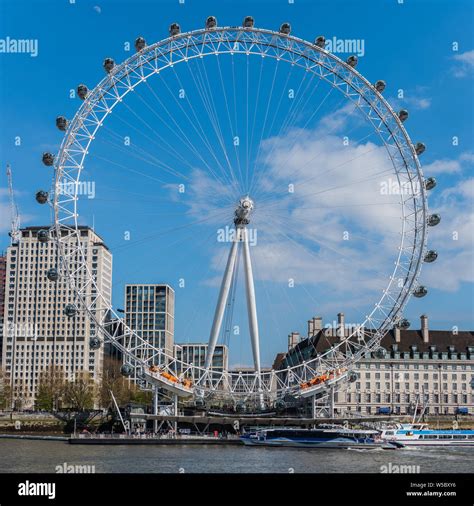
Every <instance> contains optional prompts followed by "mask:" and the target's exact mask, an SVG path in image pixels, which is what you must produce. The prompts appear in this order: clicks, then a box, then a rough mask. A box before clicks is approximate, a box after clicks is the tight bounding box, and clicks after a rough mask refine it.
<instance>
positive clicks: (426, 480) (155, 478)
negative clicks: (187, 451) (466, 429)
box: [0, 462, 474, 506]
mask: <svg viewBox="0 0 474 506" xmlns="http://www.w3.org/2000/svg"><path fill="white" fill-rule="evenodd" d="M153 464H154V465H156V462H154V463H153ZM473 478H474V474H405V475H403V474H278V475H276V474H273V475H269V474H240V475H237V474H146V475H144V474H3V475H0V506H10V505H23V504H34V505H42V504H49V505H67V506H73V505H81V506H93V505H101V506H103V505H107V504H113V505H114V506H116V505H130V506H141V505H144V506H154V505H160V506H161V505H166V506H168V505H169V506H178V505H186V506H189V505H201V504H202V505H206V506H214V505H218V506H223V505H232V506H233V505H259V506H260V505H266V504H268V505H272V506H276V505H285V506H300V505H301V506H309V505H318V506H327V505H328V506H329V505H330V506H339V505H341V506H348V505H350V506H352V505H359V504H360V505H377V506H391V505H400V504H402V505H404V504H407V505H411V504H413V505H430V506H438V505H439V506H441V505H462V506H464V505H465V506H472V505H473V504H474V487H473ZM27 482H29V484H30V486H31V484H32V483H33V484H37V483H45V484H46V483H54V484H55V497H54V498H51V499H49V498H48V496H47V495H43V496H31V495H29V496H22V495H19V486H21V484H25V483H27ZM44 491H45V492H47V490H46V489H45V490H44ZM415 492H416V494H417V495H415V494H414V493H415ZM407 493H408V494H407ZM438 494H443V495H441V496H438ZM446 494H450V495H446Z"/></svg>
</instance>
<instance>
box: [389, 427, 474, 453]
mask: <svg viewBox="0 0 474 506" xmlns="http://www.w3.org/2000/svg"><path fill="white" fill-rule="evenodd" d="M380 437H381V438H382V439H383V440H384V441H386V442H391V443H401V444H403V445H404V446H471V447H472V448H474V430H462V429H451V430H438V429H437V430H431V429H430V428H429V427H428V425H427V424H423V423H402V424H398V425H397V426H396V427H393V428H386V429H383V430H382V431H381V434H380Z"/></svg>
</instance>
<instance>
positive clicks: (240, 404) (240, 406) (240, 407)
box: [235, 402, 245, 413]
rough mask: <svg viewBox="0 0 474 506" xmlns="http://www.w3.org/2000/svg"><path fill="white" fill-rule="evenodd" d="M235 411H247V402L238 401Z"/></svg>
mask: <svg viewBox="0 0 474 506" xmlns="http://www.w3.org/2000/svg"><path fill="white" fill-rule="evenodd" d="M235 411H237V413H243V412H244V411H245V404H244V403H243V402H238V403H237V404H236V405H235Z"/></svg>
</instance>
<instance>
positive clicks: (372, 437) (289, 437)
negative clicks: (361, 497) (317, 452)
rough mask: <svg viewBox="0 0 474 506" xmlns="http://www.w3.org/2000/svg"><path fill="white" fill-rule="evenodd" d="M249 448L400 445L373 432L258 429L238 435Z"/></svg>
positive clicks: (366, 447) (371, 447) (338, 429)
mask: <svg viewBox="0 0 474 506" xmlns="http://www.w3.org/2000/svg"><path fill="white" fill-rule="evenodd" d="M241 440H242V442H243V443H244V444H246V445H248V446H283V447H292V448H339V449H380V448H382V449H392V450H393V449H396V448H401V447H402V446H403V445H402V444H400V443H397V442H384V441H382V440H381V439H380V437H379V432H378V431H376V430H358V429H346V428H343V427H341V428H331V429H324V428H316V429H295V428H282V429H261V430H257V431H255V432H250V433H248V434H245V435H243V436H241Z"/></svg>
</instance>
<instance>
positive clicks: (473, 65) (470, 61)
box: [453, 49, 474, 77]
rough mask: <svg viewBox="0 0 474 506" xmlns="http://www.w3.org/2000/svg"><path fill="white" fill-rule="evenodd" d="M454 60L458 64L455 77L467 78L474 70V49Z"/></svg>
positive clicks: (454, 57)
mask: <svg viewBox="0 0 474 506" xmlns="http://www.w3.org/2000/svg"><path fill="white" fill-rule="evenodd" d="M453 60H455V61H456V62H457V65H456V67H455V69H454V76H455V77H465V76H467V75H468V74H470V73H471V72H472V71H473V69H474V49H471V51H466V52H465V53H461V54H456V55H454V56H453Z"/></svg>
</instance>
